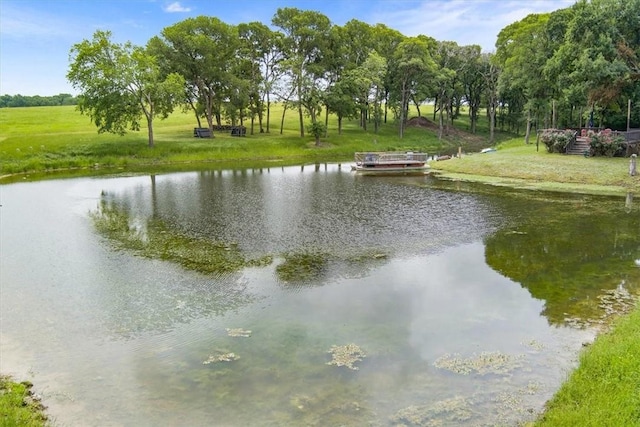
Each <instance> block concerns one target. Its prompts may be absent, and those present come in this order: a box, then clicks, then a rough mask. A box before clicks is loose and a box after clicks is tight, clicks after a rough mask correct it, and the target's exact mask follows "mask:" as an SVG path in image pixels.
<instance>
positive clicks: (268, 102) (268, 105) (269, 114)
mask: <svg viewBox="0 0 640 427" xmlns="http://www.w3.org/2000/svg"><path fill="white" fill-rule="evenodd" d="M270 122H271V101H270V100H269V94H267V133H269V123H270Z"/></svg>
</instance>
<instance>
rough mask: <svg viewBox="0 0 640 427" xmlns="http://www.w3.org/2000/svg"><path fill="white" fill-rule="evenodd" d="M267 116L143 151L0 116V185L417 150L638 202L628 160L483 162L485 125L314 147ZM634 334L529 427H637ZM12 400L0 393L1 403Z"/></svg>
mask: <svg viewBox="0 0 640 427" xmlns="http://www.w3.org/2000/svg"><path fill="white" fill-rule="evenodd" d="M272 117H276V118H274V122H273V123H272V126H271V133H270V134H259V133H257V134H256V135H248V136H247V137H246V138H233V137H231V136H229V135H225V134H218V135H216V137H215V138H213V139H210V140H208V139H205V140H203V139H199V138H193V136H192V134H191V131H192V128H193V127H194V124H193V123H192V122H193V120H192V119H191V117H190V116H189V115H188V114H184V113H176V114H174V115H172V116H171V117H170V118H169V119H168V120H166V121H164V122H158V126H157V129H156V135H157V140H156V147H155V148H154V149H149V148H147V147H146V137H145V135H144V134H141V133H131V134H128V135H127V136H125V137H118V136H114V135H104V134H103V135H98V134H97V133H96V130H95V128H94V127H93V125H91V123H90V122H89V120H88V118H86V117H83V116H80V114H79V113H77V112H76V111H75V110H74V109H73V107H42V108H37V107H33V108H29V109H0V123H2V128H1V129H0V185H1V184H3V183H12V182H17V181H22V180H24V179H30V180H36V179H50V178H61V177H69V176H82V175H87V176H96V175H101V174H113V173H119V172H127V173H138V172H139V173H143V172H149V171H154V172H175V171H181V170H185V171H186V170H194V169H198V168H203V169H204V168H207V169H209V168H211V167H212V166H213V167H214V168H232V167H233V168H238V167H267V166H270V165H277V166H280V165H283V166H284V165H294V164H301V163H314V162H318V163H324V162H345V163H349V162H351V161H352V156H353V152H355V151H384V150H414V151H418V150H420V151H426V152H428V153H430V154H452V153H454V152H456V151H457V147H458V146H459V145H462V146H463V147H465V148H464V151H465V152H468V153H471V152H475V153H476V154H465V155H463V156H462V158H461V159H451V160H447V161H441V162H432V163H431V166H432V169H433V171H434V173H435V174H437V175H438V176H440V177H442V178H445V179H452V180H467V181H476V182H482V183H486V184H490V185H499V186H509V187H515V188H523V189H529V190H540V191H560V192H577V193H588V194H602V195H615V196H625V195H628V194H632V195H633V194H635V195H638V194H640V175H638V176H634V177H631V176H629V173H628V171H629V169H628V168H629V159H623V158H584V157H581V156H564V155H559V154H548V153H546V151H545V148H544V146H540V147H537V146H536V145H535V144H529V145H526V144H524V143H523V141H522V138H511V139H509V138H510V137H509V136H508V135H501V136H500V140H501V143H500V144H498V146H497V147H498V150H497V151H496V152H494V153H488V154H479V153H477V152H478V151H479V149H480V148H482V147H485V146H488V143H487V139H486V127H484V128H482V127H481V132H484V135H485V137H484V138H483V137H482V136H480V137H475V136H469V135H464V134H462V133H458V134H454V135H452V136H451V137H450V138H449V139H448V140H447V141H445V142H442V141H439V140H438V139H437V137H436V136H435V133H434V132H433V131H432V130H430V129H424V128H409V129H407V132H406V136H405V138H404V139H402V140H400V139H398V138H397V136H396V127H395V126H394V125H393V124H388V125H386V126H384V127H383V128H382V129H381V131H380V133H379V134H374V133H372V132H370V131H364V130H362V129H359V128H358V126H357V124H356V123H347V124H346V125H345V129H344V131H343V132H342V134H338V132H337V130H336V129H335V128H331V123H334V122H330V133H329V136H328V137H327V138H325V139H323V144H322V145H321V146H319V147H316V146H315V145H314V144H313V143H312V142H311V140H312V138H310V137H307V138H300V136H299V131H298V130H297V128H296V118H295V117H294V116H293V115H291V117H290V118H287V119H286V120H285V121H284V123H285V125H284V126H283V129H282V133H280V129H279V120H280V116H279V114H278V112H274V114H273V116H272ZM276 122H277V123H276ZM456 125H457V126H458V127H459V128H461V129H464V127H465V126H466V123H465V122H464V120H463V119H461V121H460V122H458V123H456ZM639 335H640V310H638V309H636V310H635V311H634V312H633V313H631V314H630V315H626V316H623V317H621V318H620V319H618V320H616V321H615V322H614V324H613V327H612V328H611V330H610V331H608V332H606V333H603V334H601V335H600V336H599V337H598V338H597V339H596V341H595V342H594V344H592V345H591V346H589V347H588V348H586V349H585V351H584V352H583V354H582V355H581V358H580V366H579V367H578V368H577V369H576V370H575V371H574V372H573V373H571V375H570V376H569V378H568V379H567V381H566V383H565V384H564V385H563V386H562V388H561V389H560V390H559V391H558V393H557V394H556V396H555V397H554V398H553V399H552V400H551V401H550V402H549V404H548V408H547V411H546V412H545V413H544V414H543V415H542V416H541V417H540V419H539V420H538V421H537V422H536V423H535V424H534V425H537V426H564V425H567V426H568V425H584V426H589V425H593V426H596V425H598V426H600V425H616V426H626V425H639V424H640V409H638V408H640V390H639V386H638V384H640V377H639V376H640V340H638V338H639ZM1 378H2V380H3V381H4V382H3V384H8V387H9V389H11V391H12V393H13V391H16V392H17V393H18V394H20V393H22V394H24V392H25V390H22V389H21V388H20V384H21V383H16V382H13V381H11V380H10V379H8V378H6V377H1ZM23 387H24V384H23ZM27 390H28V388H27ZM618 391H619V392H618ZM12 393H11V394H12ZM9 395H10V394H9V393H4V392H2V393H0V397H6V396H9ZM23 399H24V397H23ZM22 401H24V400H22ZM11 402H20V401H19V400H15V399H14V400H11ZM3 404H4V403H3ZM14 404H16V405H18V406H21V405H22V403H14ZM8 405H11V403H9V404H8ZM18 409H19V408H16V411H17V410H18ZM20 409H21V408H20ZM27 410H30V411H32V412H33V414H34V417H36V418H38V416H39V415H38V414H42V413H41V411H42V408H41V407H33V406H29V407H27ZM8 414H9V417H10V418H8V421H7V419H3V423H5V424H3V425H31V424H21V423H19V422H18V421H15V422H13V424H12V421H11V420H12V418H11V417H12V416H14V417H18V416H20V415H11V412H8ZM16 414H17V412H16ZM13 419H14V420H19V418H13ZM7 422H8V424H7ZM44 422H45V421H42V424H33V425H43V423H44Z"/></svg>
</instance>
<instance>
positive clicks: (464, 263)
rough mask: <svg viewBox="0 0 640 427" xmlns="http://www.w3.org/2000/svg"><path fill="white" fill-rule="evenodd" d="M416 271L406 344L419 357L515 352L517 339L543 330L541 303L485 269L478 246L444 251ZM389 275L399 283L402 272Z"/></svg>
mask: <svg viewBox="0 0 640 427" xmlns="http://www.w3.org/2000/svg"><path fill="white" fill-rule="evenodd" d="M416 262H421V260H416ZM421 267H422V268H423V270H424V276H423V278H422V279H421V282H422V283H415V285H418V286H417V289H418V290H417V291H415V293H414V294H413V295H412V299H411V301H412V307H411V309H412V314H413V316H412V322H411V334H410V335H411V338H410V340H411V342H412V344H413V345H414V346H415V347H416V348H417V349H418V351H419V352H420V353H421V354H422V355H423V357H425V358H433V357H438V356H439V355H442V354H443V353H461V354H470V353H472V352H482V351H498V350H499V351H507V352H509V351H520V350H521V348H519V343H520V341H521V340H524V339H526V338H527V337H529V339H531V338H533V337H535V336H536V334H539V333H540V332H544V331H546V330H547V328H548V326H547V322H546V320H545V318H544V317H541V316H540V315H539V313H540V312H541V310H542V308H543V303H542V302H541V301H538V300H534V299H532V298H531V296H530V295H529V293H528V292H527V291H526V290H524V289H522V288H521V287H520V286H518V284H516V283H513V282H512V281H511V280H509V279H507V278H505V277H502V276H500V275H499V274H497V273H496V272H495V271H493V270H492V269H491V268H489V267H488V266H487V265H486V264H485V263H484V246H483V245H482V244H481V243H474V244H470V245H465V246H461V247H456V248H454V249H449V250H445V251H444V252H442V253H440V254H437V255H434V256H432V257H429V258H428V260H427V262H426V264H425V265H423V266H421ZM405 271H407V272H409V271H411V268H407V269H406V270H405ZM394 275H395V277H398V278H399V279H400V280H399V282H400V283H404V282H405V280H404V279H403V272H402V271H398V272H396V273H394ZM410 278H411V276H410V277H409V278H407V279H408V280H407V281H409V283H408V284H410ZM514 344H516V346H514Z"/></svg>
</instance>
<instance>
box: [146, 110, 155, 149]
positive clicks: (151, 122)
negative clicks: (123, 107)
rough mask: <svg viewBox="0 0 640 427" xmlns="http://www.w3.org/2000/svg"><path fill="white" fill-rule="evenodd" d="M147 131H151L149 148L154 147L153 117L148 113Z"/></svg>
mask: <svg viewBox="0 0 640 427" xmlns="http://www.w3.org/2000/svg"><path fill="white" fill-rule="evenodd" d="M147 132H148V133H149V148H153V147H154V143H153V117H152V116H150V115H148V114H147Z"/></svg>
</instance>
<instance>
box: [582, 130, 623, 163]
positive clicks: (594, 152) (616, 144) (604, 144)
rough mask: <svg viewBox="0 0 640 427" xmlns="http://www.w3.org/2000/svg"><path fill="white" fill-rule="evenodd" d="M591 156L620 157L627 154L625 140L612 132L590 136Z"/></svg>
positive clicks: (605, 131)
mask: <svg viewBox="0 0 640 427" xmlns="http://www.w3.org/2000/svg"><path fill="white" fill-rule="evenodd" d="M589 140H590V141H589V143H590V145H591V149H590V150H589V154H590V155H591V156H606V157H620V156H624V153H625V148H626V145H625V140H624V138H623V137H621V136H618V135H613V134H612V133H611V131H610V130H604V131H602V132H598V133H593V134H590V135H589Z"/></svg>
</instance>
